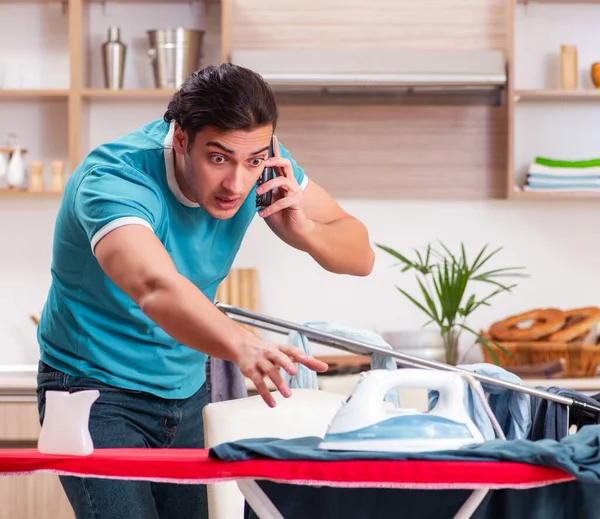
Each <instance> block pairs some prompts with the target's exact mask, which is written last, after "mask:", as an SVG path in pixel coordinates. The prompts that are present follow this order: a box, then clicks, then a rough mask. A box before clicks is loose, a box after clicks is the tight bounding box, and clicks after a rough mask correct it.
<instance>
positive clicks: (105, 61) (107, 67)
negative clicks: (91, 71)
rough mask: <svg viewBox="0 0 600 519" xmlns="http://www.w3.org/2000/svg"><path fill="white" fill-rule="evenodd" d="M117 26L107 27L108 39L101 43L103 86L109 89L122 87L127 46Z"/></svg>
mask: <svg viewBox="0 0 600 519" xmlns="http://www.w3.org/2000/svg"><path fill="white" fill-rule="evenodd" d="M120 32H121V31H120V30H119V28H118V27H109V28H108V39H107V40H106V41H105V42H104V43H103V44H102V65H103V69H104V86H105V87H106V88H109V89H111V90H118V89H121V88H123V73H124V70H125V56H126V54H127V47H126V46H125V45H124V44H123V42H121V40H120Z"/></svg>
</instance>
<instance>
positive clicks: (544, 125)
mask: <svg viewBox="0 0 600 519" xmlns="http://www.w3.org/2000/svg"><path fill="white" fill-rule="evenodd" d="M544 4H545V5H544ZM599 4H600V0H574V1H571V0H510V1H509V5H508V13H507V18H508V22H507V42H508V49H507V50H508V52H507V55H508V89H507V93H508V96H507V104H508V171H507V180H508V181H507V198H509V199H514V200H587V199H591V200H595V199H600V192H595V191H566V190H565V191H525V190H523V189H522V185H523V175H526V172H525V171H524V170H523V168H524V167H525V161H526V160H528V161H532V160H533V159H534V158H535V156H538V155H542V156H543V155H545V156H551V157H553V158H568V157H567V156H566V155H567V151H572V149H573V147H574V148H575V149H577V150H587V151H579V153H582V154H585V153H587V155H583V156H581V157H580V158H581V159H584V158H585V159H587V158H592V157H593V156H600V153H598V152H597V151H594V150H597V147H596V148H594V147H593V146H590V145H589V141H586V144H588V145H587V146H586V144H582V145H581V146H579V147H577V143H576V144H575V145H573V142H574V141H577V140H578V139H580V135H579V134H577V133H576V131H584V130H583V129H582V128H588V125H589V124H592V125H593V126H590V127H589V135H593V134H595V133H597V128H596V125H594V124H593V119H592V116H590V115H589V113H591V111H592V110H598V111H600V104H598V102H599V101H600V89H598V88H595V87H594V85H593V84H591V81H587V79H588V77H589V73H588V76H586V75H585V73H584V71H585V68H586V67H588V70H589V65H590V63H588V61H589V56H588V57H587V59H582V54H584V52H582V51H585V50H586V47H590V46H594V44H593V40H589V38H587V39H586V37H585V36H582V35H580V34H578V33H577V32H576V31H569V30H568V28H569V27H571V28H572V27H573V26H574V24H573V23H572V22H571V21H570V20H568V19H564V20H560V19H558V16H559V15H556V14H553V13H554V12H555V11H550V10H557V9H561V11H560V13H561V15H560V16H565V17H566V16H574V13H575V12H576V11H575V10H576V9H578V8H584V9H586V7H584V6H586V5H587V9H597V11H594V12H597V13H598V14H599V15H600V7H598V8H596V7H595V6H598V5H599ZM586 13H587V17H588V18H589V15H590V12H589V11H586ZM518 14H520V18H518V17H517V15H518ZM541 16H545V18H544V21H543V22H542V21H539V19H538V18H537V17H541ZM582 17H583V19H584V20H585V19H586V15H585V14H583V15H582ZM548 19H550V20H552V21H553V22H554V23H555V24H554V25H551V24H548V23H547V22H548ZM545 24H546V25H545ZM563 30H565V31H566V32H562V31H563ZM578 30H579V26H578ZM557 33H558V34H557ZM586 34H587V33H586ZM588 36H589V35H588ZM519 38H521V40H520V41H517V40H518V39H519ZM546 38H548V39H547V40H546ZM542 40H543V41H542ZM563 40H564V41H563ZM560 43H568V44H575V45H577V46H578V49H579V63H578V64H579V83H580V84H579V88H577V89H574V90H565V89H561V88H558V87H559V73H560V68H559V52H560ZM526 45H527V46H531V47H532V48H531V49H530V48H529V47H527V48H525V46H526ZM550 49H552V50H550ZM542 50H543V52H542ZM552 54H554V56H552ZM553 58H554V61H552V59H553ZM519 60H523V61H522V62H521V63H518V62H519ZM598 61H600V53H599V54H598ZM552 67H554V68H552ZM525 85H526V86H525ZM524 87H525V88H524ZM586 112H587V114H586ZM582 113H583V114H584V115H585V117H584V116H582ZM594 113H595V112H594ZM557 114H558V116H557V117H556V119H553V116H555V115H557ZM599 115H600V114H599ZM586 117H587V119H586ZM583 119H586V121H587V122H586V121H584V120H583ZM540 121H541V122H540ZM590 121H592V122H590ZM524 127H526V129H527V130H526V131H525V130H523V128H524ZM574 129H575V130H576V131H573V130H574ZM520 130H522V131H520ZM561 132H562V133H561ZM528 146H529V147H528ZM570 146H571V147H570Z"/></svg>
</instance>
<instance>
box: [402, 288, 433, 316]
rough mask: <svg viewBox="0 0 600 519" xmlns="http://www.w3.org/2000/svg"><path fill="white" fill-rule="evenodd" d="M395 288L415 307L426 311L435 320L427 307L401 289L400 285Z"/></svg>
mask: <svg viewBox="0 0 600 519" xmlns="http://www.w3.org/2000/svg"><path fill="white" fill-rule="evenodd" d="M396 289H397V290H398V291H399V292H401V293H402V294H403V295H404V296H405V297H406V298H408V299H409V300H410V301H411V302H412V303H413V304H414V305H415V306H416V307H417V308H419V309H420V310H421V311H423V312H424V313H426V314H427V315H428V316H429V317H430V318H431V319H432V320H433V321H435V322H437V320H436V318H435V316H434V315H432V314H431V313H430V312H429V310H427V308H425V307H424V306H423V305H422V304H421V303H419V302H418V301H417V300H416V299H415V298H414V297H413V296H411V295H410V294H409V293H408V292H406V290H402V289H401V288H400V287H396Z"/></svg>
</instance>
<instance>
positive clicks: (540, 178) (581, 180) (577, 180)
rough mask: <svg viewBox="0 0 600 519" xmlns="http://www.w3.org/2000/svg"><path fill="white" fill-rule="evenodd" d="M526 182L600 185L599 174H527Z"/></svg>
mask: <svg viewBox="0 0 600 519" xmlns="http://www.w3.org/2000/svg"><path fill="white" fill-rule="evenodd" d="M527 183H528V184H530V185H531V184H539V185H540V186H568V185H586V186H592V187H594V186H597V185H600V176H597V177H579V176H578V177H575V176H574V177H568V176H556V177H552V176H550V175H539V174H535V173H534V174H529V175H528V176H527Z"/></svg>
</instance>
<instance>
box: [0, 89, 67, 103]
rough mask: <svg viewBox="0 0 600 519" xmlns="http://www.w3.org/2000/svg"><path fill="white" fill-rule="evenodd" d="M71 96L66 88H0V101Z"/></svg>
mask: <svg viewBox="0 0 600 519" xmlns="http://www.w3.org/2000/svg"><path fill="white" fill-rule="evenodd" d="M68 97H69V91H68V90H66V89H64V90H59V89H56V90H38V89H7V90H0V101H2V100H5V99H8V100H15V99H31V100H33V101H35V100H36V99H64V100H66V99H67V98H68Z"/></svg>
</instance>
